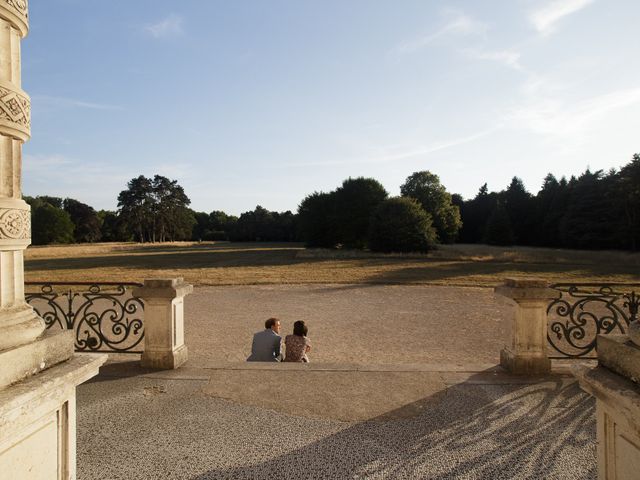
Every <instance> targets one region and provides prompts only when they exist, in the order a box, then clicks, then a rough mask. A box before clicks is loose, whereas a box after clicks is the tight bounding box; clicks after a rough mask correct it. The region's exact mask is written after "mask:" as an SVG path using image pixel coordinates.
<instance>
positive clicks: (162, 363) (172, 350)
mask: <svg viewBox="0 0 640 480" xmlns="http://www.w3.org/2000/svg"><path fill="white" fill-rule="evenodd" d="M191 292H193V285H189V284H187V283H184V281H183V279H182V278H174V279H170V280H165V279H161V280H160V279H159V280H145V281H144V286H142V287H138V288H135V289H134V290H133V295H134V296H136V297H140V298H142V299H143V300H144V304H145V306H144V353H143V354H142V361H141V363H142V366H143V367H149V368H158V369H165V370H168V369H174V368H178V367H179V366H180V365H182V364H184V363H185V362H186V361H187V346H186V345H185V344H184V297H185V296H186V295H188V294H189V293H191Z"/></svg>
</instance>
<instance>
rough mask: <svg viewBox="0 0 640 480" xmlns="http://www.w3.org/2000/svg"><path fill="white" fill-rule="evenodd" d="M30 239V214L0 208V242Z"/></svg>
mask: <svg viewBox="0 0 640 480" xmlns="http://www.w3.org/2000/svg"><path fill="white" fill-rule="evenodd" d="M30 238H31V213H30V212H29V210H16V209H13V208H0V240H1V239H9V240H24V239H30Z"/></svg>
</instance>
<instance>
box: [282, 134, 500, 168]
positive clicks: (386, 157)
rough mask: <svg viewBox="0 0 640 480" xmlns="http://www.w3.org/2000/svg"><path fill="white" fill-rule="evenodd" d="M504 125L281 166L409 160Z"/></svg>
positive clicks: (475, 137) (456, 144)
mask: <svg viewBox="0 0 640 480" xmlns="http://www.w3.org/2000/svg"><path fill="white" fill-rule="evenodd" d="M501 127H502V126H501V125H498V126H495V127H492V128H489V129H486V130H482V131H479V132H476V133H474V134H471V135H466V136H464V137H459V138H453V139H451V140H444V141H440V142H434V143H432V144H426V145H412V146H406V145H404V146H403V145H391V146H389V145H387V146H383V147H379V146H373V147H372V148H369V149H368V150H372V151H377V153H367V154H363V155H360V156H359V157H356V158H352V159H345V160H329V161H321V162H307V163H304V162H301V163H287V164H283V165H280V166H281V167H287V168H288V167H326V166H335V165H351V164H366V165H372V164H384V163H392V162H398V161H403V160H408V159H411V158H415V157H422V156H426V155H430V154H432V153H435V152H439V151H441V150H447V149H449V148H454V147H457V146H460V145H464V144H467V143H471V142H474V141H475V140H479V139H480V138H483V137H486V136H488V135H491V134H492V133H494V132H496V131H498V130H499V129H500V128H501Z"/></svg>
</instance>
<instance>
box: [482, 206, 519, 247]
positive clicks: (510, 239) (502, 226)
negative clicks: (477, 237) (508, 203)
mask: <svg viewBox="0 0 640 480" xmlns="http://www.w3.org/2000/svg"><path fill="white" fill-rule="evenodd" d="M484 242H485V243H487V244H489V245H501V246H508V245H513V244H514V242H515V235H514V234H513V229H512V227H511V220H510V219H509V214H508V213H507V210H506V208H504V206H503V205H502V203H500V202H498V203H497V204H496V206H495V208H494V209H493V212H491V215H490V216H489V219H488V220H487V225H486V229H485V234H484Z"/></svg>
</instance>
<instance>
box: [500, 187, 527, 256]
mask: <svg viewBox="0 0 640 480" xmlns="http://www.w3.org/2000/svg"><path fill="white" fill-rule="evenodd" d="M502 200H503V202H504V208H505V210H506V212H507V215H508V216H509V223H510V224H511V228H512V230H513V234H514V237H515V238H514V241H515V243H517V244H518V245H531V244H532V243H534V242H533V241H532V240H533V237H535V233H534V225H535V218H534V216H533V206H534V203H533V201H532V200H533V198H532V196H531V194H530V193H529V192H528V191H527V189H526V188H525V186H524V184H523V183H522V180H520V179H519V178H518V177H513V179H512V180H511V183H510V184H509V187H508V188H507V190H506V191H505V192H504V193H503V194H502Z"/></svg>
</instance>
